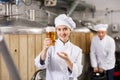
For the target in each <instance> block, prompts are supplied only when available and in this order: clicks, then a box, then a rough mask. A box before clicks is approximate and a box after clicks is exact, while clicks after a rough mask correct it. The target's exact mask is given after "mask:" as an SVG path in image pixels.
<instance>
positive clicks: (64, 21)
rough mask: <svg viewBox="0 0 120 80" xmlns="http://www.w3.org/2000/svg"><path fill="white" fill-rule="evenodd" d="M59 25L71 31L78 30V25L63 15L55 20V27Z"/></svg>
mask: <svg viewBox="0 0 120 80" xmlns="http://www.w3.org/2000/svg"><path fill="white" fill-rule="evenodd" d="M59 25H65V26H67V27H69V28H70V29H71V30H73V29H74V28H76V24H75V22H74V21H73V19H72V18H71V17H68V16H66V15H65V14H61V15H59V16H58V17H56V18H55V27H57V26H59Z"/></svg>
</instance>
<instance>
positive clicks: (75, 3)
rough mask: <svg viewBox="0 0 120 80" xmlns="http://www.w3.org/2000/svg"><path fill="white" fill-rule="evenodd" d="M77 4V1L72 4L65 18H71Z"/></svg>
mask: <svg viewBox="0 0 120 80" xmlns="http://www.w3.org/2000/svg"><path fill="white" fill-rule="evenodd" d="M78 4H79V0H76V1H75V2H74V5H73V6H72V8H71V9H70V11H69V13H68V14H67V16H71V15H72V13H73V11H74V10H75V9H76V7H77V6H78Z"/></svg>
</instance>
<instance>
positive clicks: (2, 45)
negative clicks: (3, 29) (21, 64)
mask: <svg viewBox="0 0 120 80" xmlns="http://www.w3.org/2000/svg"><path fill="white" fill-rule="evenodd" d="M0 53H1V54H2V57H3V59H4V61H5V64H6V67H7V69H8V71H9V74H10V76H11V78H12V80H21V77H20V75H19V73H18V71H17V68H16V66H15V64H14V62H13V59H12V57H11V55H10V52H9V49H8V47H7V45H6V42H5V40H4V38H3V36H2V35H0Z"/></svg>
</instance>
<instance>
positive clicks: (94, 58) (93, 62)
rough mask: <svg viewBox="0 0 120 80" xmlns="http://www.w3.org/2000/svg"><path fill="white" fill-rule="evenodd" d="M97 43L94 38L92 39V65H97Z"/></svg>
mask: <svg viewBox="0 0 120 80" xmlns="http://www.w3.org/2000/svg"><path fill="white" fill-rule="evenodd" d="M95 45H97V44H95V43H94V40H93V39H92V41H91V46H90V61H91V66H92V67H97V66H98V65H97V57H96V53H95Z"/></svg>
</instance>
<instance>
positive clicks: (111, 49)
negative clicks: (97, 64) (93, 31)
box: [106, 39, 115, 64]
mask: <svg viewBox="0 0 120 80" xmlns="http://www.w3.org/2000/svg"><path fill="white" fill-rule="evenodd" d="M109 41H110V42H109V43H108V50H107V59H106V60H107V61H106V62H107V64H111V62H115V41H114V40H113V39H112V40H109Z"/></svg>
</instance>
